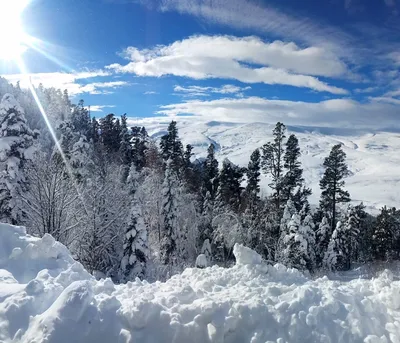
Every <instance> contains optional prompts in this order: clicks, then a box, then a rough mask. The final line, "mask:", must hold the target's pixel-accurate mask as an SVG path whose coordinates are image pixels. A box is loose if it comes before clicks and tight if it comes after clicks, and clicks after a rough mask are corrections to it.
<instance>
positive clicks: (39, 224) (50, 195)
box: [20, 153, 80, 247]
mask: <svg viewBox="0 0 400 343" xmlns="http://www.w3.org/2000/svg"><path fill="white" fill-rule="evenodd" d="M25 170H26V177H27V181H28V183H29V189H28V190H27V191H25V192H23V193H22V194H20V197H21V200H22V203H23V207H24V209H25V212H26V218H25V220H24V225H25V226H26V228H27V230H28V232H29V233H30V234H32V235H34V236H38V237H42V236H44V235H45V234H46V233H47V234H50V235H52V236H53V237H54V238H55V239H56V240H57V241H60V242H61V243H63V244H64V245H66V246H67V247H69V246H70V244H71V242H73V241H74V240H75V239H76V236H77V232H76V231H77V229H78V227H79V225H80V211H77V204H80V199H79V195H78V192H77V189H76V188H75V186H74V182H73V180H71V177H70V176H69V175H68V173H67V171H66V169H65V165H64V163H63V161H62V159H61V157H60V156H59V155H53V156H50V157H49V156H46V154H44V153H36V154H35V157H34V159H33V160H32V163H29V165H28V166H27V168H26V169H25Z"/></svg>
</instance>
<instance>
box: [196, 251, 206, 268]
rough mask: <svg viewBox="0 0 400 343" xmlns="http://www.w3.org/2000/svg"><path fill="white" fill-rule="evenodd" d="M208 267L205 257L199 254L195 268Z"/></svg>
mask: <svg viewBox="0 0 400 343" xmlns="http://www.w3.org/2000/svg"><path fill="white" fill-rule="evenodd" d="M207 266H208V262H207V257H206V255H204V254H200V255H199V256H197V258H196V267H197V268H206V267H207Z"/></svg>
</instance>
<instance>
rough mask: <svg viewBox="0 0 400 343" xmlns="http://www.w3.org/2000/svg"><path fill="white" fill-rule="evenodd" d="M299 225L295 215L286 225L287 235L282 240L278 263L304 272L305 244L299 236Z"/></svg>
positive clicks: (298, 219) (305, 262) (298, 218)
mask: <svg viewBox="0 0 400 343" xmlns="http://www.w3.org/2000/svg"><path fill="white" fill-rule="evenodd" d="M300 225H301V224H300V216H299V215H298V214H297V213H296V214H294V215H293V216H292V218H291V219H290V221H289V222H288V223H287V230H286V232H287V233H286V235H285V236H284V237H283V239H282V245H283V249H282V253H281V258H280V261H279V262H281V263H283V264H284V265H285V266H287V267H289V268H297V269H299V270H305V269H306V265H307V261H306V259H305V257H306V252H307V242H306V240H305V239H304V237H303V236H302V235H301V234H300Z"/></svg>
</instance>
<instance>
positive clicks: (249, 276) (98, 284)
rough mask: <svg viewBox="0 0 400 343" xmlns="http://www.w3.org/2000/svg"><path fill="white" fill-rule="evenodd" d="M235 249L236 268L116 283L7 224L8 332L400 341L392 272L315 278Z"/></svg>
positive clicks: (0, 281)
mask: <svg viewBox="0 0 400 343" xmlns="http://www.w3.org/2000/svg"><path fill="white" fill-rule="evenodd" d="M234 251H235V257H236V260H237V264H236V265H235V266H233V267H232V268H221V267H218V266H213V267H209V268H204V269H198V268H188V269H186V270H185V271H184V272H183V273H182V274H180V275H175V276H173V277H172V278H171V279H170V280H168V281H167V282H165V283H162V282H155V283H152V284H149V283H148V282H146V281H140V280H138V279H137V280H136V281H134V282H128V283H127V284H125V285H114V284H113V283H112V282H111V281H110V280H109V279H102V280H99V281H96V279H95V278H94V277H93V276H91V275H89V274H88V273H87V272H86V271H85V270H84V269H83V267H82V266H81V265H80V264H79V263H76V262H75V261H74V260H73V259H72V257H71V256H70V254H69V253H68V250H67V249H66V248H65V247H64V246H63V245H61V244H60V243H57V242H56V241H55V240H54V239H53V238H52V237H51V236H49V235H45V236H44V237H43V238H42V239H37V238H33V237H31V236H28V235H26V233H25V229H24V228H21V227H13V226H10V225H6V224H0V299H1V300H0V342H5V343H8V342H27V343H33V342H47V343H56V342H57V343H60V342H65V343H67V342H68V343H69V342H74V343H83V342H85V343H91V342H96V343H103V342H104V343H106V342H107V343H109V342H132V343H133V342H135V343H137V342H175V343H181V342H182V343H186V342H197V343H204V342H228V343H242V342H251V343H265V342H375V343H376V342H400V282H399V281H397V280H396V279H397V278H396V277H395V276H394V275H393V273H392V272H390V271H388V270H387V271H385V272H383V273H381V274H380V275H379V276H378V277H376V278H372V279H361V278H357V277H356V278H350V279H344V278H342V279H341V281H340V280H330V279H328V278H327V277H326V276H325V277H322V278H318V279H316V280H310V279H308V278H306V277H305V276H304V275H303V274H301V273H300V272H299V271H297V270H295V269H287V268H285V267H284V266H282V265H279V264H277V265H275V266H272V265H267V264H265V263H262V261H261V259H260V258H259V256H258V255H257V254H255V253H254V252H252V251H251V250H250V249H247V248H245V247H242V246H240V245H235V248H234ZM355 273H356V275H357V272H355Z"/></svg>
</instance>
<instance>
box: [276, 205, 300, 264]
mask: <svg viewBox="0 0 400 343" xmlns="http://www.w3.org/2000/svg"><path fill="white" fill-rule="evenodd" d="M295 214H296V215H297V214H298V213H297V210H296V207H295V206H294V203H293V201H292V200H290V199H289V200H288V201H287V203H286V205H285V208H284V210H283V216H282V218H281V221H280V226H279V239H278V240H277V246H276V250H275V260H276V261H278V262H281V261H282V260H283V259H284V256H283V249H285V247H286V243H285V237H287V236H288V235H289V228H290V225H289V222H290V221H291V220H292V218H293V215H295ZM299 225H300V223H299Z"/></svg>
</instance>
